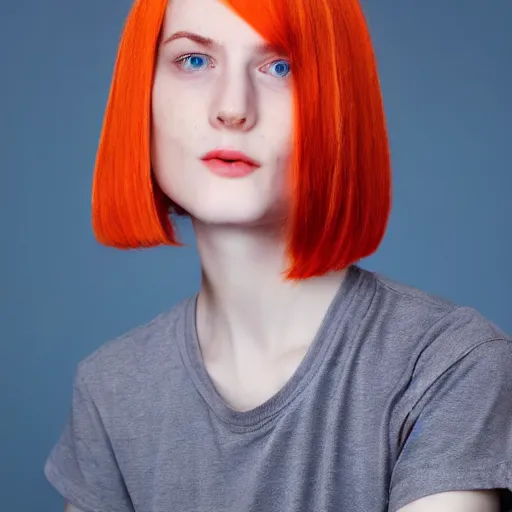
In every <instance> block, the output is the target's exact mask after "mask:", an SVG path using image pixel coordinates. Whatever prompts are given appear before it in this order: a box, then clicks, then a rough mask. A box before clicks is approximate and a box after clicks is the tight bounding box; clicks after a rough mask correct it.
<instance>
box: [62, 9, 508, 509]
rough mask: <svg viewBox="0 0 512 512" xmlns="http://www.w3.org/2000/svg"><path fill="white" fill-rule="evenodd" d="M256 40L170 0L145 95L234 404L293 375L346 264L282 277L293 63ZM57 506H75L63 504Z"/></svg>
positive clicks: (208, 353) (475, 496) (160, 164)
mask: <svg viewBox="0 0 512 512" xmlns="http://www.w3.org/2000/svg"><path fill="white" fill-rule="evenodd" d="M198 13H200V14H201V15H200V16H199V15H198ZM184 32H186V33H187V34H183V33H184ZM190 34H193V35H195V36H200V37H199V38H198V37H195V36H194V37H192V38H191V37H190ZM172 36H174V38H173V37H172ZM178 36H180V37H178ZM201 38H204V39H207V40H208V41H204V40H203V41H201ZM171 39H172V40H171ZM264 44H265V41H264V40H263V39H262V38H261V36H260V35H259V34H258V33H256V32H255V31H254V30H253V29H252V28H251V27H250V26H249V25H248V24H246V23H245V22H244V21H243V20H241V19H240V18H239V17H237V16H236V15H235V14H234V13H233V12H232V11H230V10H229V9H228V8H227V7H226V6H224V5H223V4H221V3H220V2H218V1H217V0H173V2H172V5H171V4H169V7H168V11H167V13H166V17H165V20H164V26H163V32H162V41H161V44H160V47H159V51H158V56H157V61H156V70H155V71H156V72H155V82H154V87H153V96H152V114H153V126H152V164H153V169H154V172H155V177H156V179H157V181H158V183H159V185H160V187H161V188H162V190H163V191H164V192H165V193H166V194H167V195H168V196H169V197H170V198H171V199H172V200H173V201H174V202H175V203H177V204H178V205H180V206H181V207H182V208H184V209H185V210H186V211H188V212H189V213H190V214H191V217H192V222H193V226H194V231H195V235H196V239H197V247H198V251H199V255H200V260H201V267H202V283H201V288H200V292H199V300H198V312H197V329H198V337H199V341H200V345H201V349H202V354H203V358H204V362H205V366H206V368H207V371H208V372H209V374H210V376H211V378H212V381H213V382H214V384H215V386H216V387H217V390H218V392H219V393H220V394H221V395H222V396H223V398H224V399H225V401H226V402H227V403H228V404H230V405H231V407H232V408H234V409H237V410H241V411H246V410H250V409H252V408H254V407H256V406H257V405H259V404H261V403H263V402H264V401H265V400H267V399H268V398H270V397H271V396H272V395H274V394H275V393H276V392H277V391H279V389H281V388H282V387H283V385H284V383H285V382H286V381H287V380H288V379H289V378H290V377H291V375H292V374H293V372H294V371H295V369H296V368H297V366H298V365H299V363H300V361H301V360H302V358H303V357H304V355H305V353H306V351H307V349H308V347H309V345H310V343H311V342H312V340H313V338H314V336H315V334H316V332H317V330H318V328H319V326H320V323H321V321H322V319H323V317H324V315H325V312H326V310H327V307H328V305H329V303H330V302H331V300H332V298H333V296H334V294H335V293H336V291H337V289H338V287H339V286H340V283H341V282H342V280H343V278H344V275H345V271H343V270H341V271H339V272H334V273H331V274H329V275H326V276H323V277H319V278H314V279H308V280H305V281H301V282H298V283H291V282H286V281H284V280H283V278H282V272H283V271H284V270H285V269H286V264H287V262H286V257H285V243H284V240H283V236H282V232H283V230H282V226H283V223H284V222H285V220H286V211H287V207H288V206H289V197H288V195H287V192H286V191H287V187H286V170H287V165H288V162H289V158H290V154H291V150H292V144H291V141H292V135H293V133H292V128H293V122H292V90H291V74H290V73H284V72H282V71H283V69H286V66H284V67H283V66H282V65H281V64H283V63H284V64H286V62H287V61H286V57H285V56H283V55H279V54H278V53H276V52H275V51H274V50H272V49H271V48H265V46H264ZM180 59H181V60H180ZM217 148H227V149H236V150H239V151H242V152H244V153H246V154H247V155H248V156H250V157H251V158H253V159H256V160H258V161H259V162H260V163H261V167H260V168H259V169H258V170H257V171H256V172H255V173H253V174H251V175H249V176H246V177H243V178H236V179H233V178H225V177H219V176H217V175H214V174H212V173H211V172H210V170H209V169H207V168H206V167H205V165H204V164H203V162H202V161H201V159H200V158H201V156H202V155H203V154H205V153H206V152H208V151H211V150H214V149H217ZM65 510H66V512H82V511H80V510H79V509H78V508H76V507H74V506H73V505H70V504H68V505H66V509H65ZM400 512H499V503H498V497H497V494H496V493H495V492H494V491H456V492H446V493H440V494H435V495H432V496H427V497H425V498H422V499H419V500H417V501H414V502H412V503H409V504H408V505H406V506H405V507H403V508H402V509H401V511H400Z"/></svg>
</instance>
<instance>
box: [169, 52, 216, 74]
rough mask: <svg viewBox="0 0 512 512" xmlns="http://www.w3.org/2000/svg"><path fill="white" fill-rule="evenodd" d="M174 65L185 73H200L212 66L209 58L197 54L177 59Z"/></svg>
mask: <svg viewBox="0 0 512 512" xmlns="http://www.w3.org/2000/svg"><path fill="white" fill-rule="evenodd" d="M175 63H176V64H177V65H178V66H179V67H180V69H182V70H183V71H185V72H187V73H193V72H195V71H202V70H203V69H206V68H208V67H211V65H212V62H211V59H210V57H208V56H207V55H201V54H199V53H191V54H189V55H183V56H182V57H180V58H179V59H177V60H175Z"/></svg>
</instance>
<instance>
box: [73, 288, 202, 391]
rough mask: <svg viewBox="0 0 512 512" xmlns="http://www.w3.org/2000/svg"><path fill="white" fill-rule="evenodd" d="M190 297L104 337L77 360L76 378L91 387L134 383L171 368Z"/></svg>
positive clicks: (138, 383)
mask: <svg viewBox="0 0 512 512" xmlns="http://www.w3.org/2000/svg"><path fill="white" fill-rule="evenodd" d="M193 300H194V299H193V298H192V297H190V298H187V299H184V300H182V301H180V302H179V303H177V304H176V305H175V306H174V307H172V309H171V310H169V311H166V312H164V313H161V314H159V315H158V316H156V317H155V318H153V319H152V320H151V321H149V322H148V323H146V324H143V325H140V326H138V327H135V328H134V329H132V330H130V331H128V332H126V333H125V334H123V335H121V336H119V337H117V338H114V339H112V340H110V341H107V342H106V343H104V344H103V345H102V346H100V347H99V348H98V349H97V350H95V351H94V352H93V353H91V354H90V355H89V356H87V357H86V358H85V359H83V360H82V361H80V362H79V364H78V367H77V371H76V377H75V378H76V380H77V381H78V382H79V383H80V384H83V385H85V386H86V387H87V388H88V389H90V390H91V393H92V394H93V395H94V390H95V389H96V390H100V392H101V393H104V392H105V391H106V390H108V389H110V390H112V391H114V390H115V389H119V388H126V387H127V386H128V387H132V386H138V385H140V384H142V383H143V381H146V382H147V380H148V379H150V378H156V377H157V376H158V375H159V374H161V373H162V372H168V371H172V367H173V365H176V364H177V360H178V357H179V356H178V350H179V349H178V346H177V345H178V339H177V338H178V337H179V336H180V332H181V330H182V327H183V325H184V321H185V315H186V312H187V308H188V307H190V306H191V303H192V302H193Z"/></svg>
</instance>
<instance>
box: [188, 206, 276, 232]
mask: <svg viewBox="0 0 512 512" xmlns="http://www.w3.org/2000/svg"><path fill="white" fill-rule="evenodd" d="M274 204H276V203H274ZM187 206H188V207H187V208H186V210H187V212H188V213H189V214H190V215H191V217H192V219H193V220H194V221H197V222H199V223H201V224H205V225H212V226H213V225H215V226H230V227H236V226H239V227H247V228H249V227H256V226H266V225H273V224H276V223H277V222H278V221H279V220H280V219H282V218H283V215H279V213H278V211H277V210H276V208H275V207H273V206H272V205H271V204H262V203H261V202H260V203H252V204H251V203H250V202H248V201H245V202H243V201H233V200H231V201H229V202H227V201H224V202H221V201H215V202H212V201H208V202H203V203H202V204H201V205H199V204H194V205H192V204H191V205H187Z"/></svg>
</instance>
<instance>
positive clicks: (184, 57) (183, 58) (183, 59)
mask: <svg viewBox="0 0 512 512" xmlns="http://www.w3.org/2000/svg"><path fill="white" fill-rule="evenodd" d="M192 57H202V58H203V59H205V60H207V61H210V64H208V65H207V66H206V67H204V68H199V69H194V70H185V69H183V64H184V63H185V62H186V61H187V60H188V59H190V58H192ZM211 60H212V59H211V57H209V56H208V55H206V54H204V53H187V54H185V55H182V56H181V57H179V58H177V59H176V60H175V61H174V63H175V64H176V65H177V66H178V67H179V68H180V69H181V70H183V71H185V73H196V72H198V71H203V70H204V69H206V68H210V67H214V66H213V65H212V64H211ZM278 62H285V63H286V64H287V65H288V67H290V63H289V62H288V61H287V60H286V59H276V60H273V61H272V62H269V63H268V64H265V65H264V66H262V68H268V67H269V66H272V64H276V63H278ZM260 70H261V68H260ZM290 73H291V69H290V70H289V71H288V73H287V74H286V76H283V77H275V78H283V79H285V78H287V77H288V76H289V74H290Z"/></svg>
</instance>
